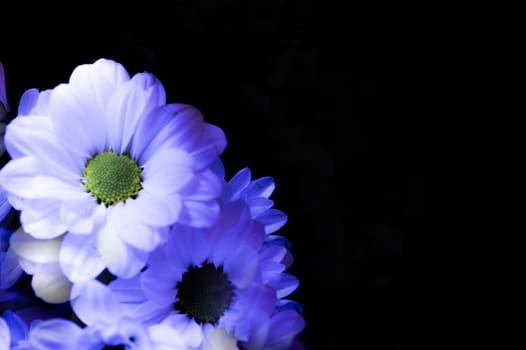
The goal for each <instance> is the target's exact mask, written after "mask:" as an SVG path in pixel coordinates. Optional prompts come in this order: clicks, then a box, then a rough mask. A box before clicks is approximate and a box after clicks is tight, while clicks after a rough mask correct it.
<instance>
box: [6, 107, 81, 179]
mask: <svg viewBox="0 0 526 350" xmlns="http://www.w3.org/2000/svg"><path fill="white" fill-rule="evenodd" d="M28 140H30V142H28ZM5 144H6V149H7V150H8V152H9V155H10V156H11V158H12V159H16V158H20V157H23V156H33V157H37V158H38V159H39V161H40V163H41V164H44V165H45V166H43V167H42V168H41V171H42V172H43V173H44V174H49V175H53V176H55V177H59V178H62V179H75V180H80V178H81V174H82V170H83V169H84V160H83V159H82V158H80V157H74V158H70V154H69V153H68V152H67V151H66V150H65V149H64V148H63V146H62V145H61V144H60V142H59V140H57V138H56V135H55V133H54V130H53V124H52V122H51V119H50V118H45V117H35V116H26V117H24V118H15V119H14V120H13V121H11V123H9V125H8V126H7V132H6V136H5Z"/></svg>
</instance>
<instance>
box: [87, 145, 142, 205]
mask: <svg viewBox="0 0 526 350" xmlns="http://www.w3.org/2000/svg"><path fill="white" fill-rule="evenodd" d="M141 172H142V169H141V168H140V167H139V166H138V165H137V162H136V161H135V160H133V159H131V158H130V157H129V156H128V155H127V154H117V153H115V152H113V151H104V152H101V153H99V154H97V155H95V156H94V157H93V158H91V159H89V160H88V161H87V162H86V167H85V168H84V172H83V173H82V175H84V179H85V180H84V186H86V189H87V190H88V192H90V193H91V194H92V195H93V196H94V197H95V198H97V201H98V202H99V203H104V204H105V205H106V206H107V207H108V206H110V205H114V204H116V203H118V202H123V201H125V200H127V199H128V198H136V197H137V194H138V193H139V191H140V190H141V189H142V186H141V181H142V178H141Z"/></svg>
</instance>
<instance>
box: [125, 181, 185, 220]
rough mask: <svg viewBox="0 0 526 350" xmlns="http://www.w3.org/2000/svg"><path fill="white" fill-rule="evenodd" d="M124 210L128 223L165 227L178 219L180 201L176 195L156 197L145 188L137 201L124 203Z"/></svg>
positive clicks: (131, 200)
mask: <svg viewBox="0 0 526 350" xmlns="http://www.w3.org/2000/svg"><path fill="white" fill-rule="evenodd" d="M124 210H125V212H126V218H130V220H129V222H130V223H134V222H139V223H144V224H147V225H151V226H155V227H161V226H167V225H170V224H172V223H173V222H175V221H176V220H177V218H178V217H179V213H180V211H181V199H180V197H179V195H177V194H169V193H168V194H167V193H165V194H164V195H157V194H153V193H152V192H150V191H149V190H147V189H146V188H145V189H143V190H142V191H141V192H140V193H139V195H138V197H137V199H129V200H127V201H126V203H124ZM125 220H126V219H125Z"/></svg>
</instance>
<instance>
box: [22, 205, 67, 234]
mask: <svg viewBox="0 0 526 350" xmlns="http://www.w3.org/2000/svg"><path fill="white" fill-rule="evenodd" d="M60 204H61V203H60V202H59V201H55V200H46V199H33V200H26V201H24V208H23V210H22V212H21V214H20V223H21V224H22V227H23V228H24V231H26V232H27V233H28V234H30V235H32V236H33V237H35V238H40V239H51V238H55V237H58V236H60V235H61V234H63V233H64V232H66V231H67V227H66V226H65V225H64V223H63V222H62V220H60V215H59V213H60Z"/></svg>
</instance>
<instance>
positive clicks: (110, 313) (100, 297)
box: [71, 280, 122, 326]
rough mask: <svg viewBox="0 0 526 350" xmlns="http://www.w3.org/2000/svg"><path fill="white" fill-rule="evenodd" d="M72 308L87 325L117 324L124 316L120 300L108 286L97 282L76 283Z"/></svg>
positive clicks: (73, 289) (72, 296)
mask: <svg viewBox="0 0 526 350" xmlns="http://www.w3.org/2000/svg"><path fill="white" fill-rule="evenodd" d="M71 307H72V308H73V311H75V314H76V315H77V316H78V317H79V318H80V319H81V320H82V321H83V322H84V323H86V324H87V325H89V326H90V325H96V324H97V323H99V322H101V323H106V324H112V323H113V324H116V321H117V320H118V319H119V318H120V317H121V316H122V313H121V309H120V306H119V302H118V300H117V299H116V298H115V295H113V293H112V292H111V289H110V288H109V287H108V286H105V285H104V284H102V283H101V282H99V281H97V280H91V281H86V282H81V283H75V284H74V285H73V288H72V289H71Z"/></svg>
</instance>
